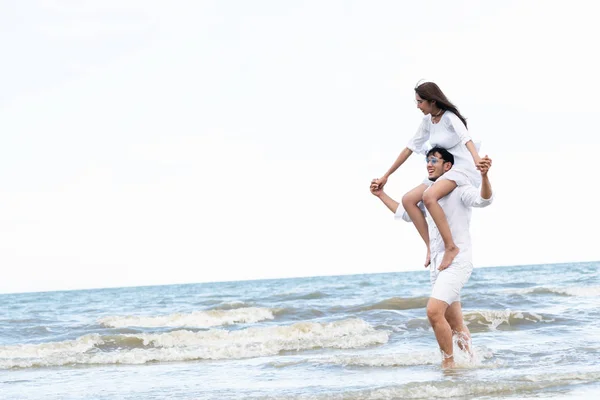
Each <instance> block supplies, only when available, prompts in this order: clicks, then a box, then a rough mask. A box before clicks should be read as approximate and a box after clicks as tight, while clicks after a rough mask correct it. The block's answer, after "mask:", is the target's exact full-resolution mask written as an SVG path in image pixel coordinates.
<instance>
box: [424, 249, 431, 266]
mask: <svg viewBox="0 0 600 400" xmlns="http://www.w3.org/2000/svg"><path fill="white" fill-rule="evenodd" d="M429 264H431V251H429V249H427V257H425V268H427V267H429Z"/></svg>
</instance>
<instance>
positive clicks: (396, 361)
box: [316, 342, 496, 368]
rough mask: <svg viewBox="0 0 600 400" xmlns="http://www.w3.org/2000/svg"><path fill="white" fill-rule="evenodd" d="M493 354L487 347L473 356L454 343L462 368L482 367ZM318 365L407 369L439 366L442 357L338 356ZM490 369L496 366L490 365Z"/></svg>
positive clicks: (418, 354) (416, 354)
mask: <svg viewBox="0 0 600 400" xmlns="http://www.w3.org/2000/svg"><path fill="white" fill-rule="evenodd" d="M492 356H493V354H492V352H491V351H490V350H489V349H487V348H486V347H481V346H477V347H475V348H474V352H473V356H472V357H471V356H469V355H468V354H467V353H466V352H464V351H461V350H459V348H458V347H457V345H456V342H455V343H454V360H455V362H456V365H457V366H458V367H460V368H477V367H481V366H482V363H483V361H484V360H485V359H489V358H492ZM316 363H318V364H339V365H345V366H346V365H348V366H359V367H405V366H414V365H439V364H440V363H441V355H440V352H439V351H422V352H410V353H396V354H373V355H361V354H358V355H357V354H352V355H338V356H333V357H326V358H322V359H319V360H317V361H316ZM489 366H490V367H494V366H496V364H493V365H491V364H490V365H489Z"/></svg>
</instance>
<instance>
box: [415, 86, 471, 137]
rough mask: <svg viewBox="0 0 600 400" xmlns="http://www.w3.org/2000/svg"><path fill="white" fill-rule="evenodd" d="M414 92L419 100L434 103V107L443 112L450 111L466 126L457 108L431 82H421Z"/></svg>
mask: <svg viewBox="0 0 600 400" xmlns="http://www.w3.org/2000/svg"><path fill="white" fill-rule="evenodd" d="M415 92H416V93H417V94H418V95H419V97H420V98H422V99H423V100H427V101H435V105H436V106H438V107H439V108H440V109H442V110H444V111H452V112H453V113H454V114H456V116H457V117H458V118H460V120H461V121H462V122H463V124H465V127H466V126H467V119H466V118H465V117H463V116H462V115H461V114H460V112H459V111H458V108H456V106H455V105H454V104H452V103H451V102H450V100H448V98H447V97H446V95H445V94H444V92H442V90H441V89H440V87H439V86H438V85H436V84H435V83H433V82H423V83H421V84H420V85H417V87H416V88H415Z"/></svg>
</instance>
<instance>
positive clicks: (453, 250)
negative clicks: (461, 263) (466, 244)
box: [438, 246, 460, 271]
mask: <svg viewBox="0 0 600 400" xmlns="http://www.w3.org/2000/svg"><path fill="white" fill-rule="evenodd" d="M459 251H460V249H459V248H458V247H456V246H452V247H449V248H447V249H446V250H445V251H444V257H443V258H442V262H441V263H440V267H439V268H438V269H439V270H440V271H442V270H444V269H446V268H448V267H449V266H450V264H452V261H453V260H454V257H456V256H457V255H458V252H459Z"/></svg>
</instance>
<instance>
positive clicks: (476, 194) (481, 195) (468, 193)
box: [461, 156, 494, 207]
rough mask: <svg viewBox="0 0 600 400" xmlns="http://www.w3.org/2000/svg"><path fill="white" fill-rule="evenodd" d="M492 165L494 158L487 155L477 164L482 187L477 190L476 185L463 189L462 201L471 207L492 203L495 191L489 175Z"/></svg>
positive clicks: (485, 205)
mask: <svg viewBox="0 0 600 400" xmlns="http://www.w3.org/2000/svg"><path fill="white" fill-rule="evenodd" d="M491 166H492V160H491V159H490V158H489V157H488V156H485V157H483V158H482V159H481V161H480V162H479V163H478V164H477V169H478V170H479V171H480V172H481V189H480V190H479V191H477V189H475V188H474V187H470V188H468V189H466V190H464V191H463V193H462V196H461V197H462V201H463V203H464V204H465V205H467V206H469V207H487V206H489V205H490V204H492V201H493V199H494V192H493V191H492V184H491V182H490V178H489V177H488V171H489V169H490V167H491Z"/></svg>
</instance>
